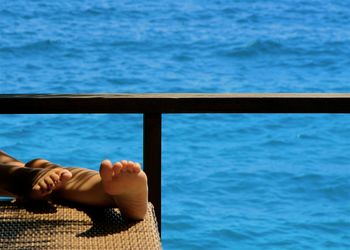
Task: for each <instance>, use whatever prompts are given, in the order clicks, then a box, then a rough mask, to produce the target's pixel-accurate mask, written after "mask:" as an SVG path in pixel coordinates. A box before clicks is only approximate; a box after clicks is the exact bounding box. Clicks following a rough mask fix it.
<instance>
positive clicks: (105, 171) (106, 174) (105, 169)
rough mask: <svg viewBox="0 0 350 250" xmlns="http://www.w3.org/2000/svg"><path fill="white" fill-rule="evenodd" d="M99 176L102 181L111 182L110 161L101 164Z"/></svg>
mask: <svg viewBox="0 0 350 250" xmlns="http://www.w3.org/2000/svg"><path fill="white" fill-rule="evenodd" d="M100 175H101V178H102V180H105V181H111V180H112V177H113V166H112V163H111V161H110V160H104V161H102V162H101V166H100Z"/></svg>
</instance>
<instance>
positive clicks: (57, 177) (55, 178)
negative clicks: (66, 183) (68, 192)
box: [50, 173, 60, 184]
mask: <svg viewBox="0 0 350 250" xmlns="http://www.w3.org/2000/svg"><path fill="white" fill-rule="evenodd" d="M50 178H51V180H52V181H53V183H55V184H56V183H58V181H59V180H60V176H59V175H58V174H56V173H53V174H51V175H50Z"/></svg>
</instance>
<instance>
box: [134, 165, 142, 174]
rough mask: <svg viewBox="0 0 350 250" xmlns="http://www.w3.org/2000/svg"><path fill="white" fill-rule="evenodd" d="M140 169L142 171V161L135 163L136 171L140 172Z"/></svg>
mask: <svg viewBox="0 0 350 250" xmlns="http://www.w3.org/2000/svg"><path fill="white" fill-rule="evenodd" d="M140 171H141V165H140V163H135V164H134V173H136V174H137V173H140Z"/></svg>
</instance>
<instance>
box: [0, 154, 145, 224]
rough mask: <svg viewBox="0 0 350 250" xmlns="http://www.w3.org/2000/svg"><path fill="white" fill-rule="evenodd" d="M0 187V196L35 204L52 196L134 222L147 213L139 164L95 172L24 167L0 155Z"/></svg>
mask: <svg viewBox="0 0 350 250" xmlns="http://www.w3.org/2000/svg"><path fill="white" fill-rule="evenodd" d="M0 183H1V184H0V195H6V196H14V197H24V196H25V197H26V198H28V197H29V198H31V199H36V200H38V199H39V200H40V199H47V198H49V197H51V196H55V198H58V199H62V200H66V201H73V202H78V203H81V204H86V205H94V206H102V207H118V208H119V209H120V211H121V212H122V214H123V215H124V216H126V217H128V218H131V219H136V220H141V219H143V218H144V217H145V215H146V212H147V203H148V187H147V176H146V174H145V173H144V172H143V171H142V169H141V166H140V164H139V163H136V162H132V161H126V160H123V161H120V162H115V163H114V164H112V163H111V161H109V160H104V161H102V162H101V165H100V171H99V172H97V171H94V170H90V169H85V168H79V167H62V166H59V165H56V164H53V163H51V162H49V161H47V160H44V159H36V160H32V161H29V162H28V163H26V164H25V163H23V162H21V161H19V160H17V159H15V158H13V157H12V156H10V155H8V154H6V153H5V152H3V151H0ZM23 183H25V184H26V185H23ZM19 186H20V187H22V188H18V187H19Z"/></svg>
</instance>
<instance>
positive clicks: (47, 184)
mask: <svg viewBox="0 0 350 250" xmlns="http://www.w3.org/2000/svg"><path fill="white" fill-rule="evenodd" d="M70 178H72V173H71V172H69V171H68V170H66V169H64V168H59V167H58V168H54V169H50V170H46V169H40V170H39V173H38V174H37V176H36V177H35V179H34V181H33V184H32V191H31V192H30V195H29V196H30V198H32V199H40V198H43V197H45V196H47V195H49V194H50V193H52V191H54V190H56V189H59V188H60V187H61V186H62V185H63V184H64V183H66V182H67V181H68V180H69V179H70Z"/></svg>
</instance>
